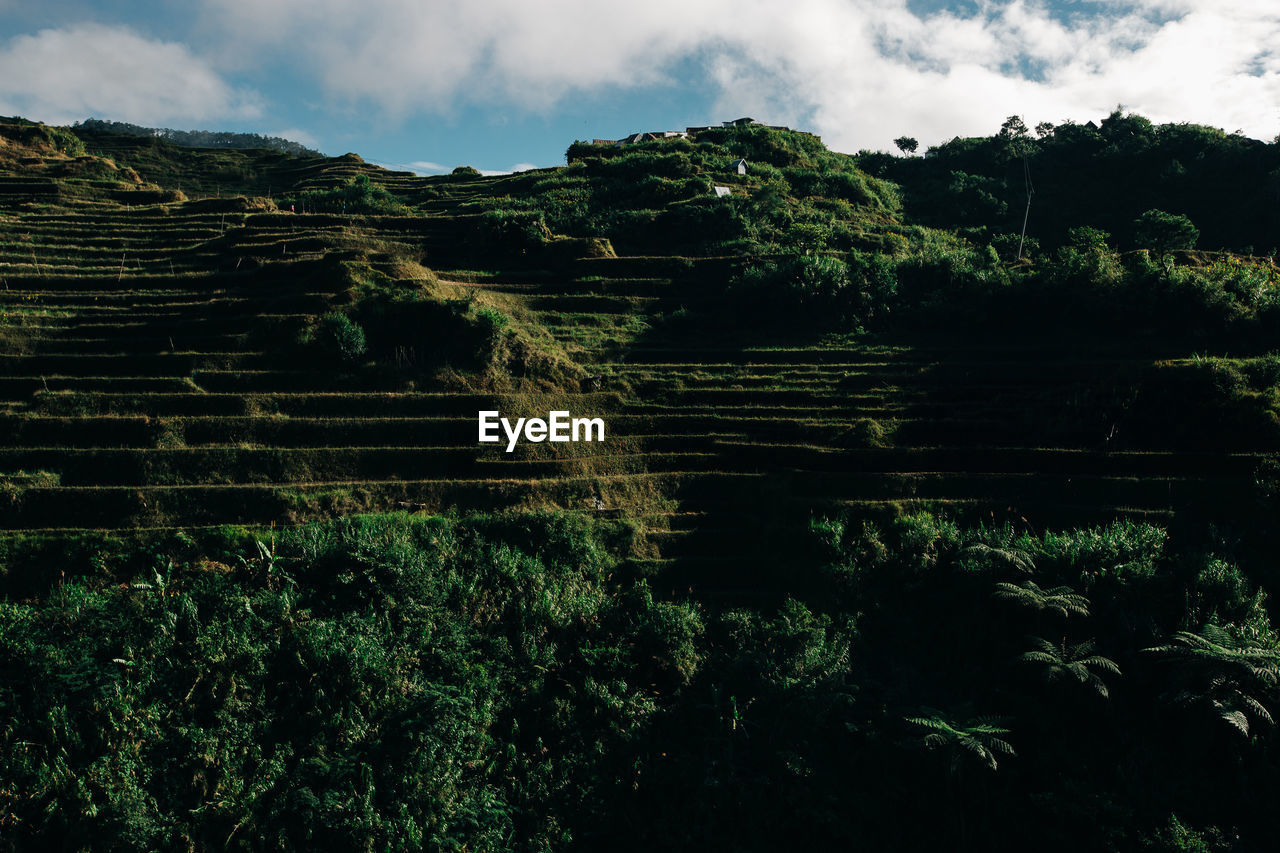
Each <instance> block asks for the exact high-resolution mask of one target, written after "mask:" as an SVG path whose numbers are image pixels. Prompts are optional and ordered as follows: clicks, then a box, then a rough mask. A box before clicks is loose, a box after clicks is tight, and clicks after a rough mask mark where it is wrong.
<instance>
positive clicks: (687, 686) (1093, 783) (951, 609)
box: [0, 109, 1280, 851]
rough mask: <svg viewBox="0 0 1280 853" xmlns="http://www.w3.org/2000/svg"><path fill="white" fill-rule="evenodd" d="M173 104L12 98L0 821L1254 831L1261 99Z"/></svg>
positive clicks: (1279, 161)
mask: <svg viewBox="0 0 1280 853" xmlns="http://www.w3.org/2000/svg"><path fill="white" fill-rule="evenodd" d="M139 130H140V129H137V128H134V129H130V128H128V127H126V126H117V125H112V124H111V123H106V122H85V123H82V124H79V125H75V126H71V127H56V126H47V125H43V124H39V123H33V122H29V121H25V120H23V119H18V118H10V119H3V120H0V397H2V398H3V403H2V405H3V410H2V411H0V421H3V426H2V427H0V507H3V509H4V513H3V516H2V518H3V528H4V529H3V534H2V535H0V585H3V598H0V671H2V672H3V675H2V676H0V850H27V849H49V850H55V849H56V850H62V849H65V850H90V849H94V850H96V849H104V850H105V849H113V850H114V849H120V850H125V849H128V850H133V849H137V850H213V849H218V850H221V849H244V850H260V849H261V850H266V849H272V850H292V849H326V850H327V849H333V850H419V849H428V850H458V851H464V850H465V851H473V850H528V851H534V850H539V851H542V850H546V851H550V850H562V849H563V850H570V849H582V850H597V849H600V850H605V849H607V850H652V849H689V850H694V849H698V850H703V849H723V850H766V849H767V850H788V849H801V848H803V847H810V846H812V847H816V848H817V849H852V848H855V847H857V848H862V849H876V850H967V849H972V850H980V849H981V850H1001V849H1026V850H1041V851H1055V850H1062V851H1069V850H1070V851H1075V850H1152V851H1165V850H1169V851H1172V850H1206V851H1208V850H1212V851H1220V850H1222V851H1225V850H1241V851H1243V850H1262V849H1268V845H1269V844H1274V841H1271V842H1268V841H1267V839H1274V838H1275V837H1277V832H1280V812H1277V811H1276V809H1275V808H1274V804H1275V802H1276V801H1277V797H1278V796H1280V740H1277V738H1278V737H1280V734H1278V733H1277V732H1276V720H1275V719H1274V717H1275V715H1276V714H1278V713H1280V632H1278V630H1277V628H1276V626H1273V625H1272V624H1271V619H1272V613H1273V612H1275V610H1274V606H1273V602H1272V599H1271V598H1269V595H1268V593H1269V592H1274V590H1275V589H1276V588H1277V585H1278V584H1280V564H1278V563H1277V561H1276V554H1277V551H1278V548H1280V529H1278V528H1277V526H1276V513H1277V510H1278V509H1280V456H1278V455H1277V454H1278V453H1280V354H1278V353H1277V346H1278V342H1280V269H1278V268H1277V266H1276V252H1277V245H1278V244H1280V213H1278V211H1280V144H1277V142H1271V143H1266V142H1261V141H1257V140H1253V139H1249V138H1246V137H1244V136H1242V135H1238V134H1228V133H1224V132H1223V131H1221V130H1217V129H1215V128H1211V127H1206V126H1201V125H1195V124H1185V123H1184V124H1154V123H1152V122H1151V121H1148V120H1147V119H1146V118H1143V117H1142V116H1140V115H1136V114H1132V113H1127V112H1125V111H1123V110H1120V109H1117V110H1116V111H1114V112H1113V113H1111V114H1110V115H1109V116H1107V117H1105V118H1102V119H1099V120H1095V121H1088V122H1086V123H1083V124H1077V123H1073V122H1064V123H1062V124H1058V125H1056V126H1054V125H1042V126H1039V127H1037V128H1035V130H1034V131H1033V130H1031V129H1029V128H1027V127H1026V126H1025V125H1024V123H1023V121H1022V120H1021V119H1020V118H1018V117H1016V116H1014V117H1010V119H1009V120H1008V121H1006V122H1005V124H1004V125H1003V126H1002V127H1000V128H998V129H996V128H993V133H992V135H990V136H987V137H973V138H961V137H957V138H955V139H953V140H952V141H950V142H947V143H944V144H941V145H938V146H934V147H932V148H930V149H929V150H928V151H927V153H925V154H924V155H914V154H913V152H914V151H915V149H916V142H915V140H911V139H905V138H904V139H902V140H899V146H900V148H901V151H902V153H901V156H900V155H898V154H893V155H891V154H887V153H874V152H868V151H863V152H861V153H859V154H856V155H847V154H840V153H836V152H834V151H831V150H829V149H828V148H827V147H826V145H824V143H823V141H822V140H821V139H820V138H819V137H817V136H814V135H812V134H809V133H804V132H801V131H799V130H792V129H788V128H785V127H769V126H765V125H763V124H759V123H756V122H754V121H752V120H751V119H740V120H737V121H729V122H724V123H723V124H720V125H713V126H707V127H699V128H688V129H686V130H683V131H675V132H651V133H637V134H635V135H633V136H630V137H627V138H625V139H622V140H594V141H578V142H573V143H572V145H569V147H568V150H567V153H566V165H565V166H562V167H556V168H546V169H535V170H530V171H524V172H518V173H515V174H508V175H497V176H484V175H481V174H479V173H478V172H477V171H476V170H475V169H471V168H469V167H459V168H458V169H455V170H454V171H453V172H452V173H451V174H443V175H439V176H434V177H420V176H417V175H415V174H412V173H409V172H400V171H392V170H388V169H385V168H382V167H379V166H376V165H373V164H371V163H367V162H365V161H364V160H363V159H361V157H359V156H357V155H355V154H348V155H345V156H342V157H324V156H321V155H319V154H318V153H316V152H311V151H307V150H306V149H305V148H303V147H302V146H297V145H294V146H292V147H287V146H282V145H279V144H275V143H273V142H272V140H267V139H260V142H262V147H247V148H245V147H222V146H221V145H219V144H216V143H215V142H214V141H210V142H209V145H210V147H191V146H183V145H179V144H176V143H175V142H172V141H168V140H165V139H162V138H158V137H157V136H155V135H154V134H153V135H145V134H141V135H140V134H139V133H138V132H137V131H139ZM276 142H279V141H276ZM569 142H570V140H566V144H568V143H569ZM580 431H581V433H582V435H580V434H579V433H580ZM1275 618H1277V620H1280V614H1277V615H1276V617H1275ZM1278 624H1280V621H1278Z"/></svg>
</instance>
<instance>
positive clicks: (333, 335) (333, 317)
mask: <svg viewBox="0 0 1280 853" xmlns="http://www.w3.org/2000/svg"><path fill="white" fill-rule="evenodd" d="M315 342H316V345H317V347H318V348H319V350H320V352H321V353H322V354H323V356H324V357H325V358H327V359H328V360H329V361H331V362H336V363H338V364H344V365H351V364H355V363H357V362H358V361H359V360H360V359H361V358H363V357H364V354H365V351H366V347H365V339H364V329H362V328H361V327H360V325H359V324H358V323H356V322H355V321H354V320H352V319H351V318H350V317H348V316H347V315H346V314H342V313H340V312H338V311H332V312H330V313H328V314H325V315H324V316H323V317H321V318H320V325H319V326H318V327H317V329H316V335H315Z"/></svg>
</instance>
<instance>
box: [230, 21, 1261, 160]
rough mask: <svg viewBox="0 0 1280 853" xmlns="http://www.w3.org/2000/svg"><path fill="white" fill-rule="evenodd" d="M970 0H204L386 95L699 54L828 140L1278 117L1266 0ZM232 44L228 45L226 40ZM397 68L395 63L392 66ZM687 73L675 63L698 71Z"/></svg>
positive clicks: (715, 70)
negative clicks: (1056, 124) (1051, 1)
mask: <svg viewBox="0 0 1280 853" xmlns="http://www.w3.org/2000/svg"><path fill="white" fill-rule="evenodd" d="M1070 9H1071V11H1072V14H1071V15H1070V16H1069V17H1067V18H1062V17H1061V16H1055V15H1053V14H1051V13H1050V11H1049V9H1048V8H1047V6H1046V5H1045V3H1044V2H1042V0H984V2H982V3H979V4H978V7H977V11H976V12H973V13H970V14H960V13H956V12H942V13H937V14H932V15H927V16H920V15H917V14H914V13H913V12H911V11H910V10H909V9H908V7H907V4H906V0H887V2H886V0H788V2H787V3H776V2H773V0H700V2H696V3H689V2H686V0H649V2H646V3H633V2H626V3H624V2H607V0H543V2H539V3H529V2H527V0H486V2H478V0H433V2H431V3H422V2H421V0H359V2H356V0H274V2H271V3H262V2H260V0H207V5H206V12H207V14H208V15H209V18H210V19H211V20H212V21H213V22H214V23H215V24H216V25H217V26H218V27H220V28H221V31H222V32H224V33H225V34H226V35H228V36H229V37H230V38H229V39H228V47H227V49H226V50H225V51H223V56H224V58H228V57H234V61H244V62H251V61H253V60H254V57H273V56H280V55H282V54H287V55H288V56H290V57H291V58H292V59H291V61H293V62H295V63H298V64H300V65H302V66H303V67H304V68H305V69H307V70H310V71H311V72H313V73H314V74H315V75H317V77H318V78H319V79H320V80H321V82H322V84H323V85H324V87H325V89H326V90H327V91H328V92H329V93H330V94H332V95H337V96H340V97H342V98H345V99H349V100H350V101H351V102H352V103H353V104H359V103H362V102H372V103H374V104H376V105H378V106H380V107H381V108H382V109H383V110H384V111H385V112H386V113H387V114H389V115H392V116H403V115H408V114H412V113H418V112H424V111H425V112H435V113H444V112H447V111H449V110H450V109H451V107H452V106H454V105H456V104H457V103H459V102H473V103H474V102H480V103H501V104H514V105H518V106H522V107H524V108H526V109H528V110H531V111H541V110H549V109H550V108H552V107H553V106H554V105H555V104H557V103H558V102H560V101H562V100H564V99H566V98H571V97H573V96H574V95H575V94H578V93H599V92H601V91H607V90H609V89H610V88H611V87H633V86H644V85H650V84H654V83H669V84H671V85H681V81H674V80H671V79H670V76H671V75H672V74H673V69H674V67H675V64H676V62H677V61H680V60H686V59H689V58H696V59H698V60H699V61H701V62H703V63H704V64H705V67H706V69H707V79H708V81H709V85H710V86H711V87H712V88H713V94H715V95H716V96H717V98H718V101H717V110H718V112H720V114H721V116H722V117H724V118H731V117H735V116H738V115H753V116H755V117H757V118H759V119H762V120H766V121H770V122H772V123H789V124H796V125H801V126H805V127H811V128H813V129H815V130H817V131H818V132H820V133H822V134H823V136H824V138H825V139H826V141H827V142H828V144H829V145H831V146H832V147H834V148H837V149H841V150H846V151H847V150H856V149H857V148H862V147H871V148H883V149H887V148H889V147H890V145H891V142H890V140H892V138H893V137H895V136H898V135H900V134H903V133H907V134H910V135H913V136H917V137H919V138H920V139H921V140H922V141H924V142H926V143H935V142H939V141H942V140H943V139H946V138H950V137H951V136H953V135H957V134H959V135H968V134H982V133H991V132H993V131H994V130H995V129H996V128H998V127H999V125H1000V123H1001V121H1003V119H1004V118H1005V117H1006V116H1008V115H1011V114H1014V113H1018V114H1022V115H1024V116H1025V117H1026V119H1027V120H1028V123H1030V124H1034V123H1035V122H1037V121H1041V120H1049V121H1059V120H1062V119H1064V118H1075V119H1078V120H1080V121H1084V120H1087V119H1089V118H1096V117H1098V116H1099V115H1104V114H1105V113H1106V112H1108V111H1109V110H1110V109H1111V108H1113V107H1114V106H1115V105H1116V104H1118V103H1123V104H1125V105H1126V107H1128V108H1129V109H1131V110H1134V111H1137V112H1141V113H1143V114H1144V115H1147V116H1148V117H1150V118H1152V119H1153V120H1156V121H1196V122H1203V123H1208V124H1214V125H1218V126H1222V127H1225V128H1226V129H1227V130H1235V129H1236V128H1241V129H1243V130H1244V131H1245V132H1246V133H1249V134H1251V135H1254V136H1259V137H1263V138H1270V137H1271V136H1273V135H1274V134H1275V133H1276V132H1277V131H1280V116H1278V115H1277V113H1276V108H1275V106H1274V105H1275V104H1277V103H1280V47H1277V46H1278V45H1280V11H1278V10H1277V8H1276V6H1275V3H1274V0H1131V2H1127V3H1111V2H1106V3H1104V2H1084V3H1075V4H1072V6H1071V7H1070ZM228 61H231V60H230V59H228ZM389 81H391V82H389ZM700 82H701V81H693V82H688V83H684V85H691V86H692V85H698V84H699V83H700Z"/></svg>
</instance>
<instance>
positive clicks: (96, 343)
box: [33, 332, 251, 356]
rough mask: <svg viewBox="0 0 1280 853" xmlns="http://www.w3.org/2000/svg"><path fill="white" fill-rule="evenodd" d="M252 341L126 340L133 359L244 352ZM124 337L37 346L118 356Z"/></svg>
mask: <svg viewBox="0 0 1280 853" xmlns="http://www.w3.org/2000/svg"><path fill="white" fill-rule="evenodd" d="M250 339H251V336H250V334H249V333H246V332H241V333H238V334H232V333H221V334H180V333H177V332H175V334H173V335H157V336H154V337H146V338H144V337H136V336H135V337H126V338H124V340H125V341H127V343H128V349H129V350H130V355H146V354H148V353H165V352H174V353H192V354H201V353H224V352H236V351H239V350H242V349H244V348H245V347H246V346H247V345H248V344H249V341H250ZM121 341H122V338H121V337H120V336H115V337H109V338H73V337H69V336H66V335H51V336H49V337H43V338H42V337H36V338H34V339H33V343H34V345H35V346H36V347H37V348H38V349H39V350H40V351H41V353H42V354H47V355H50V356H58V355H78V354H84V355H114V354H117V353H119V352H120V350H121Z"/></svg>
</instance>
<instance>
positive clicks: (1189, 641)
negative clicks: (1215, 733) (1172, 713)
mask: <svg viewBox="0 0 1280 853" xmlns="http://www.w3.org/2000/svg"><path fill="white" fill-rule="evenodd" d="M1145 651H1147V652H1150V653H1152V654H1156V655H1159V656H1160V657H1162V658H1163V659H1164V660H1165V661H1167V662H1168V663H1171V664H1174V665H1175V666H1176V667H1177V670H1176V671H1177V672H1178V673H1179V674H1180V675H1181V676H1182V678H1183V684H1182V685H1181V687H1180V688H1179V689H1178V690H1177V691H1176V692H1174V693H1173V694H1171V698H1172V700H1173V701H1174V703H1175V704H1178V705H1183V706H1186V707H1192V708H1200V709H1202V710H1204V711H1207V712H1209V713H1210V714H1212V715H1213V716H1215V717H1217V718H1218V719H1220V720H1222V722H1224V723H1226V724H1227V725H1229V726H1231V727H1232V728H1233V729H1234V730H1236V731H1238V732H1239V733H1240V734H1241V735H1243V736H1244V737H1248V736H1249V732H1250V725H1251V721H1252V722H1259V721H1260V722H1262V723H1265V724H1267V725H1271V724H1273V723H1274V722H1275V720H1274V718H1273V717H1272V716H1271V711H1270V710H1268V709H1267V706H1266V705H1264V704H1263V703H1262V700H1261V699H1260V698H1259V696H1265V693H1266V691H1267V690H1268V689H1269V688H1270V687H1273V686H1274V685H1275V684H1276V682H1277V681H1280V654H1277V652H1276V651H1274V650H1273V649H1269V648H1264V647H1261V646H1254V645H1249V644H1247V643H1244V642H1241V641H1240V640H1239V639H1237V638H1236V637H1233V636H1232V635H1231V633H1230V632H1229V631H1227V630H1226V629H1225V628H1223V627H1221V626H1219V625H1213V624H1210V625H1205V626H1204V628H1202V629H1201V631H1200V633H1199V634H1196V633H1193V632H1191V631H1179V632H1178V633H1177V634H1175V635H1174V637H1173V642H1172V643H1166V644H1164V645H1161V646H1154V647H1152V648H1149V649H1146V650H1145Z"/></svg>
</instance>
